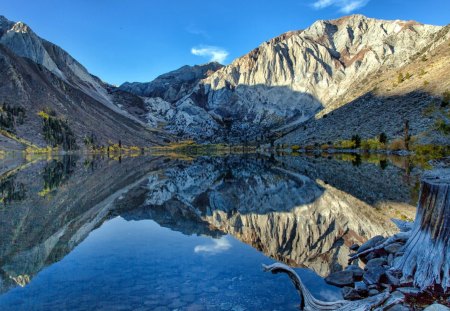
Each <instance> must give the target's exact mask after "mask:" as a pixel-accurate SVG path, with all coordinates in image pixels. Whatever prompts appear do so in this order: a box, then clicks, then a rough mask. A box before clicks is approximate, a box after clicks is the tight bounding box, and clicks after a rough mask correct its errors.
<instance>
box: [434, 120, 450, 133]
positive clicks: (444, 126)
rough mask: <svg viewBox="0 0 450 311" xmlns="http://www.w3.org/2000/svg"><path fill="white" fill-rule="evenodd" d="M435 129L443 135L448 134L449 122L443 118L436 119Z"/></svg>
mask: <svg viewBox="0 0 450 311" xmlns="http://www.w3.org/2000/svg"><path fill="white" fill-rule="evenodd" d="M434 126H435V128H436V130H438V131H439V132H441V133H442V134H444V135H449V134H450V124H448V123H447V122H445V121H444V120H443V119H438V120H437V121H436V123H435V124H434Z"/></svg>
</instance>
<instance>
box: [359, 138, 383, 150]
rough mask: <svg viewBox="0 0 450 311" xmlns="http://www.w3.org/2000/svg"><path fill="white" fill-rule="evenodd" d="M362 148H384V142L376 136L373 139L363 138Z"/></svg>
mask: <svg viewBox="0 0 450 311" xmlns="http://www.w3.org/2000/svg"><path fill="white" fill-rule="evenodd" d="M361 149H364V150H379V149H384V144H382V143H380V141H379V140H378V139H376V138H371V139H367V140H363V141H362V142H361Z"/></svg>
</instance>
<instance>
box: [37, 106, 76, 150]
mask: <svg viewBox="0 0 450 311" xmlns="http://www.w3.org/2000/svg"><path fill="white" fill-rule="evenodd" d="M38 116H40V117H41V118H42V131H43V133H44V138H45V141H46V142H47V143H49V144H50V145H51V146H52V147H61V148H62V149H63V150H75V149H77V148H78V147H77V144H76V138H75V134H74V133H73V132H72V129H71V128H70V127H69V124H68V122H67V120H62V119H60V118H58V117H57V116H56V113H55V112H54V111H53V110H47V111H39V113H38Z"/></svg>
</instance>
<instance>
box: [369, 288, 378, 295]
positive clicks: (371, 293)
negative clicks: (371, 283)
mask: <svg viewBox="0 0 450 311" xmlns="http://www.w3.org/2000/svg"><path fill="white" fill-rule="evenodd" d="M379 293H380V291H379V290H378V289H374V288H372V289H369V293H368V294H369V296H375V295H378V294H379Z"/></svg>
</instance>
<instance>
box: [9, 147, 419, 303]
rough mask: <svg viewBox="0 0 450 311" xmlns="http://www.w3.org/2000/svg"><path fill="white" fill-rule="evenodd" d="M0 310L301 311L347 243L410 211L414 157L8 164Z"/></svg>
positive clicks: (86, 159)
mask: <svg viewBox="0 0 450 311" xmlns="http://www.w3.org/2000/svg"><path fill="white" fill-rule="evenodd" d="M0 163H1V166H0V174H1V177H0V192H1V202H0V310H234V311H237V310H298V307H299V304H300V300H299V297H298V295H297V292H296V290H295V288H294V287H293V286H292V284H291V283H290V280H289V278H288V277H287V276H285V275H271V274H268V273H264V272H263V269H262V266H261V265H262V264H269V263H273V262H275V261H279V262H283V263H286V264H288V265H289V266H291V267H293V268H295V270H296V271H297V272H298V274H299V275H300V276H301V277H302V278H303V280H304V283H305V284H306V286H308V288H310V289H311V291H312V293H313V294H314V295H315V296H316V297H317V298H320V299H323V300H336V299H340V298H341V290H340V289H339V288H337V287H334V286H330V285H327V284H326V283H325V282H324V280H323V277H324V276H327V275H328V274H329V273H331V272H334V271H339V270H340V269H342V267H344V266H345V265H346V263H347V259H348V254H349V253H350V250H349V247H350V246H351V245H353V244H354V243H363V242H364V241H366V240H367V239H369V238H370V237H372V236H374V235H378V234H382V235H388V234H392V233H394V232H395V231H396V229H395V227H394V225H393V224H391V222H390V220H389V219H390V218H391V217H395V218H402V219H411V218H412V217H414V205H415V202H416V200H417V195H418V187H419V181H418V177H417V176H418V174H419V173H420V170H421V169H420V168H417V167H414V165H413V164H411V163H410V161H409V160H408V159H407V158H401V157H386V156H384V157H382V158H379V157H373V156H371V157H367V158H365V157H360V156H355V155H351V156H350V155H347V156H345V155H337V156H333V157H332V156H325V157H322V156H317V155H316V156H302V155H296V156H293V155H256V154H241V155H237V154H236V155H223V156H195V157H189V156H185V157H176V156H173V155H170V156H169V155H159V156H139V157H134V158H133V157H129V158H126V157H124V158H119V159H108V158H105V157H101V156H98V155H97V156H93V155H71V156H61V157H51V158H45V159H43V158H36V159H23V158H21V157H13V158H7V159H3V160H0Z"/></svg>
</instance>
